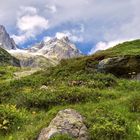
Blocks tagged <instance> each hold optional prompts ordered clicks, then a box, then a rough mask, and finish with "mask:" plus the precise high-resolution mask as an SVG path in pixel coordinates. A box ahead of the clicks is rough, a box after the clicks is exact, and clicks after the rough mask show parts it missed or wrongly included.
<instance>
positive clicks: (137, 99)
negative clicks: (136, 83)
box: [129, 94, 140, 112]
mask: <svg viewBox="0 0 140 140" xmlns="http://www.w3.org/2000/svg"><path fill="white" fill-rule="evenodd" d="M129 109H130V111H132V112H140V95H139V94H137V95H134V96H132V97H131V99H130V100H129Z"/></svg>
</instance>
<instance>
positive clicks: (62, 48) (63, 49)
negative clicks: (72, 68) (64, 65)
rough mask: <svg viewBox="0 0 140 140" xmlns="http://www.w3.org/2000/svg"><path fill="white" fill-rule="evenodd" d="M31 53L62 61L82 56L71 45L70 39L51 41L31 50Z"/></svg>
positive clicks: (37, 45)
mask: <svg viewBox="0 0 140 140" xmlns="http://www.w3.org/2000/svg"><path fill="white" fill-rule="evenodd" d="M29 52H32V53H38V54H40V55H43V56H45V57H47V58H51V59H56V60H61V59H68V58H73V57H78V56H81V55H82V54H81V52H80V51H79V50H78V49H77V48H76V46H75V45H74V44H73V43H71V42H70V41H69V39H68V37H63V38H62V39H57V38H54V39H51V40H49V41H46V42H44V41H43V42H41V43H39V44H36V45H35V46H33V47H31V48H30V49H29Z"/></svg>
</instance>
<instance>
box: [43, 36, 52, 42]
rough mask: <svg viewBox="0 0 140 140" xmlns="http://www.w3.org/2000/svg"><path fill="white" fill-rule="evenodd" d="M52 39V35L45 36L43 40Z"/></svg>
mask: <svg viewBox="0 0 140 140" xmlns="http://www.w3.org/2000/svg"><path fill="white" fill-rule="evenodd" d="M51 39H52V37H50V36H45V37H44V39H43V41H44V42H48V41H50V40H51Z"/></svg>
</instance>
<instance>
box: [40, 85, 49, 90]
mask: <svg viewBox="0 0 140 140" xmlns="http://www.w3.org/2000/svg"><path fill="white" fill-rule="evenodd" d="M40 90H48V87H47V86H45V85H43V86H42V87H41V88H40Z"/></svg>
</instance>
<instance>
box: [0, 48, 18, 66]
mask: <svg viewBox="0 0 140 140" xmlns="http://www.w3.org/2000/svg"><path fill="white" fill-rule="evenodd" d="M0 65H15V66H20V63H19V60H17V59H16V58H14V57H13V56H11V55H10V54H9V53H8V52H7V51H6V50H4V49H2V48H0Z"/></svg>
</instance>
